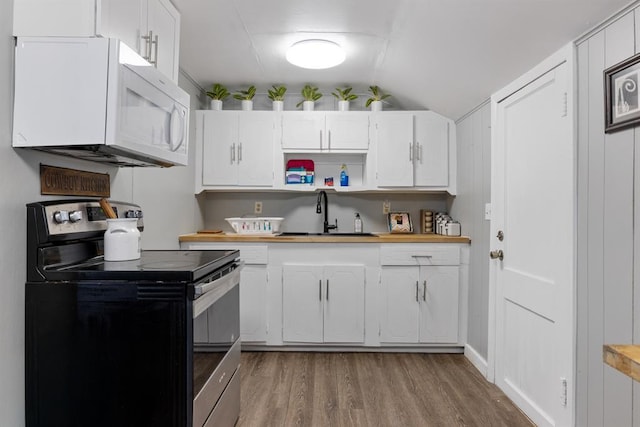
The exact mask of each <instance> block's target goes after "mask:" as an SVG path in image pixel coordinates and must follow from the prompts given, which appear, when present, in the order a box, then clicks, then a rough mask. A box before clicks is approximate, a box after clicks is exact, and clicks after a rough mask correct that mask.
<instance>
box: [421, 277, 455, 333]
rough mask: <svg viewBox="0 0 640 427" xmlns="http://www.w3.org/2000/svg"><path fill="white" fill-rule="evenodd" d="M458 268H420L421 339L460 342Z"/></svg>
mask: <svg viewBox="0 0 640 427" xmlns="http://www.w3.org/2000/svg"><path fill="white" fill-rule="evenodd" d="M458 286H459V284H458V267H420V286H419V293H420V342H424V343H456V342H457V341H458Z"/></svg>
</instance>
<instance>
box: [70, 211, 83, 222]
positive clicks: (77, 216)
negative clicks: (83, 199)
mask: <svg viewBox="0 0 640 427" xmlns="http://www.w3.org/2000/svg"><path fill="white" fill-rule="evenodd" d="M80 220H82V211H71V212H69V221H71V222H78V221H80Z"/></svg>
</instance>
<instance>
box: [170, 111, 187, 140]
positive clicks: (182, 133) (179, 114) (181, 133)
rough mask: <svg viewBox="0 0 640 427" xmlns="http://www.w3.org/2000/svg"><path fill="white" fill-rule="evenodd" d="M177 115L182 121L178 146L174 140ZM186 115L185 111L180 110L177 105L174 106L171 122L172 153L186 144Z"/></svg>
mask: <svg viewBox="0 0 640 427" xmlns="http://www.w3.org/2000/svg"><path fill="white" fill-rule="evenodd" d="M176 115H177V117H178V119H179V120H180V122H179V124H180V139H179V140H178V141H177V144H176V143H175V142H174V140H173V126H174V120H173V118H174V117H175V116H176ZM184 116H185V114H184V111H181V110H179V109H178V108H177V107H176V106H175V105H174V106H173V110H172V111H171V119H170V120H169V145H170V146H171V151H177V150H178V148H180V146H181V145H182V144H183V143H184V126H185V123H184V121H185V117H184Z"/></svg>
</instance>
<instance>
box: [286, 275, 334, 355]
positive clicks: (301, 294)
mask: <svg viewBox="0 0 640 427" xmlns="http://www.w3.org/2000/svg"><path fill="white" fill-rule="evenodd" d="M323 295H324V292H323V290H322V267H320V266H310V265H285V266H283V267H282V340H283V341H289V342H309V343H322V335H323V327H322V316H323V313H322V311H323V306H324V304H323Z"/></svg>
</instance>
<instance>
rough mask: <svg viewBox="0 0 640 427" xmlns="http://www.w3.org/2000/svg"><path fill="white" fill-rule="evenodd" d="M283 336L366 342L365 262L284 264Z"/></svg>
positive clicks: (299, 339) (285, 338)
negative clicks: (353, 263) (347, 263)
mask: <svg viewBox="0 0 640 427" xmlns="http://www.w3.org/2000/svg"><path fill="white" fill-rule="evenodd" d="M282 269H283V270H282V286H283V287H282V339H283V341H284V342H299V343H362V342H364V321H365V320H364V306H365V267H364V265H329V266H319V265H310V264H309V265H305V264H292V265H284V266H283V267H282Z"/></svg>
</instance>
